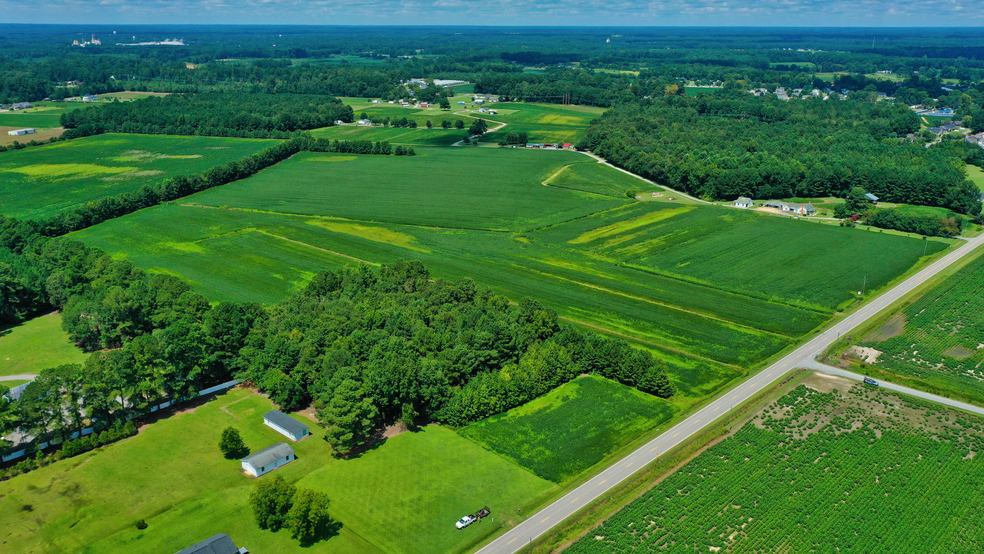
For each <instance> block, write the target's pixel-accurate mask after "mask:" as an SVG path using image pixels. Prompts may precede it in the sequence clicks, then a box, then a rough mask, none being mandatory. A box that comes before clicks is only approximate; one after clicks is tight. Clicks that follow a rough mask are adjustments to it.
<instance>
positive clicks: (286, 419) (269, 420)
mask: <svg viewBox="0 0 984 554" xmlns="http://www.w3.org/2000/svg"><path fill="white" fill-rule="evenodd" d="M263 424H264V425H266V426H267V427H270V428H272V429H273V430H274V431H276V432H278V433H280V434H281V435H283V436H285V437H287V438H288V439H290V440H292V441H295V442H297V441H299V440H301V439H303V438H304V437H306V436H308V435H310V434H311V430H310V429H309V428H308V426H307V425H304V424H303V423H301V422H299V421H297V420H296V419H294V418H292V417H290V416H289V415H287V414H285V413H283V412H281V411H280V410H270V411H269V412H267V413H266V414H264V415H263Z"/></svg>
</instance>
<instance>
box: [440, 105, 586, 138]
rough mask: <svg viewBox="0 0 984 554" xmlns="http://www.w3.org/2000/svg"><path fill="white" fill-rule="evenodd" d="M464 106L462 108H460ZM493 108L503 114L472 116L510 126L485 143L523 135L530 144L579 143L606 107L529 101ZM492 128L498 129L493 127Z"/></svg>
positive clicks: (492, 135)
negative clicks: (586, 130)
mask: <svg viewBox="0 0 984 554" xmlns="http://www.w3.org/2000/svg"><path fill="white" fill-rule="evenodd" d="M459 107H460V106H459ZM489 108H491V109H494V110H497V111H499V113H498V114H496V115H491V114H482V113H478V110H474V112H473V113H472V115H474V116H475V117H481V118H484V119H488V120H489V121H497V122H501V123H506V124H507V125H506V126H505V127H504V128H502V129H501V130H499V131H495V132H493V133H489V134H487V135H485V136H484V137H482V140H483V141H485V142H498V141H499V139H500V138H502V137H504V136H505V135H506V134H507V133H509V132H513V131H515V132H523V131H525V132H526V133H527V134H528V135H529V140H530V142H550V143H556V142H560V143H564V142H569V143H571V144H574V143H576V142H577V141H578V140H580V139H581V137H583V136H584V130H585V129H587V127H588V124H589V123H591V120H592V119H595V118H597V117H599V116H601V114H602V113H604V111H605V110H604V108H596V107H594V106H573V105H570V106H564V105H560V104H527V103H525V102H500V103H498V104H490V105H489ZM489 127H495V125H493V124H491V123H490V124H489Z"/></svg>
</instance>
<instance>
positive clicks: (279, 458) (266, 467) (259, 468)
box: [242, 442, 296, 477]
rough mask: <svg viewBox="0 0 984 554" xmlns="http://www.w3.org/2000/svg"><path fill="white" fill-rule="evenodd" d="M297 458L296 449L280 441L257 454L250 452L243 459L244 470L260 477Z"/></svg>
mask: <svg viewBox="0 0 984 554" xmlns="http://www.w3.org/2000/svg"><path fill="white" fill-rule="evenodd" d="M295 459H296V456H295V455H294V449H293V448H291V447H290V445H289V444H287V443H286V442H278V443H277V444H275V445H273V446H268V447H267V448H264V449H263V450H260V451H259V452H257V453H256V454H250V455H249V456H246V457H245V458H243V459H242V463H243V471H245V472H246V473H248V474H250V475H252V476H253V477H259V476H261V475H264V474H266V473H270V472H271V471H273V470H275V469H277V468H278V467H280V466H285V465H287V464H289V463H291V462H293V461H294V460H295Z"/></svg>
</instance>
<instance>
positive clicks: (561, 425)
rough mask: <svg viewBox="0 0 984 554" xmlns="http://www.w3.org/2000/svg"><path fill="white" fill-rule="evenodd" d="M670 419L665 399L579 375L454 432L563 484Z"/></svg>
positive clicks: (608, 381)
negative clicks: (533, 398)
mask: <svg viewBox="0 0 984 554" xmlns="http://www.w3.org/2000/svg"><path fill="white" fill-rule="evenodd" d="M672 416H673V408H672V406H671V405H670V404H669V403H667V402H665V401H663V400H660V399H658V398H656V397H654V396H651V395H648V394H645V393H642V392H639V391H637V390H634V389H632V388H631V387H627V386H625V385H621V384H619V383H616V382H614V381H610V380H608V379H605V378H603V377H597V376H583V377H579V378H577V379H576V380H574V381H571V382H570V383H567V384H565V385H562V386H560V387H557V388H556V389H554V390H553V391H551V392H549V393H548V394H546V395H544V396H542V397H540V398H537V399H535V400H533V401H531V402H529V403H526V404H524V405H522V406H519V407H518V408H514V409H512V410H510V411H508V412H506V413H503V414H499V415H496V416H492V417H490V418H488V419H485V420H482V421H480V422H478V423H473V424H471V425H469V426H467V427H465V428H463V429H461V430H460V431H458V432H459V434H461V435H462V436H464V437H467V438H469V439H471V440H473V441H475V442H477V443H479V444H481V445H482V446H484V447H485V448H487V449H489V450H491V451H493V452H495V453H497V454H499V455H501V456H503V457H505V458H507V459H510V460H513V461H514V462H516V463H517V464H519V465H521V466H523V467H525V468H527V469H529V470H530V471H532V472H533V473H535V474H536V475H537V476H539V477H542V478H544V479H547V480H549V481H553V482H555V483H563V482H564V481H566V480H568V479H570V478H572V477H575V476H577V475H579V474H580V473H581V472H583V471H584V470H585V469H587V468H589V467H591V466H593V465H594V464H596V463H598V462H599V461H601V460H602V459H604V458H605V456H607V455H609V454H611V453H612V452H614V451H616V450H618V449H619V448H620V447H622V446H623V445H625V444H626V443H628V442H631V441H632V440H633V439H635V438H636V437H638V436H639V435H641V434H643V433H645V432H646V431H649V430H651V429H654V428H656V427H658V426H659V424H660V423H663V422H665V421H667V420H669V419H670V418H671V417H672Z"/></svg>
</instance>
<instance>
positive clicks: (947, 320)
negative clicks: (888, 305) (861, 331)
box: [862, 258, 984, 398]
mask: <svg viewBox="0 0 984 554" xmlns="http://www.w3.org/2000/svg"><path fill="white" fill-rule="evenodd" d="M982 288H984V258H978V259H977V260H975V261H974V262H972V263H970V264H969V265H967V266H966V267H965V268H963V269H961V270H960V271H959V272H957V274H955V275H954V276H952V277H950V278H949V279H947V280H946V281H944V282H943V283H941V284H940V285H938V286H936V287H935V288H933V290H931V291H929V292H928V293H926V294H925V295H923V296H922V297H921V298H919V299H918V300H916V301H915V302H913V303H912V304H911V305H909V306H907V307H906V308H905V309H904V310H903V311H902V313H901V314H900V315H901V316H902V318H903V320H904V322H905V327H904V330H903V332H902V334H900V335H898V336H895V337H891V338H889V339H887V340H884V341H880V342H876V341H869V342H865V343H862V344H863V345H865V346H870V347H872V348H876V349H877V350H879V351H881V352H882V353H883V354H882V355H881V356H880V357H879V360H878V362H877V364H878V366H879V367H880V366H885V369H887V370H889V371H894V372H898V373H902V374H904V375H910V376H914V377H918V378H924V379H929V380H931V381H937V382H940V383H944V384H945V385H947V386H950V387H957V388H960V389H962V390H968V391H972V392H973V393H974V394H976V395H978V396H980V397H982V398H984V368H982V367H981V366H982V365H984V317H982V316H981V314H984V297H982V296H981V294H980V292H981V289H982Z"/></svg>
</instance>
